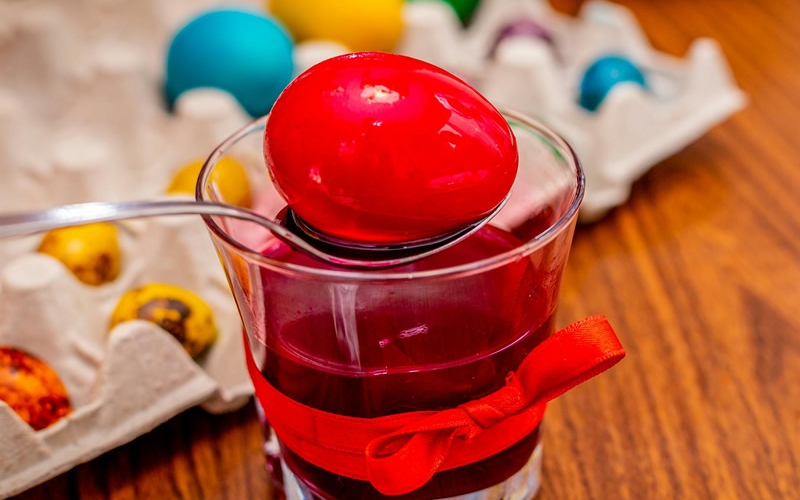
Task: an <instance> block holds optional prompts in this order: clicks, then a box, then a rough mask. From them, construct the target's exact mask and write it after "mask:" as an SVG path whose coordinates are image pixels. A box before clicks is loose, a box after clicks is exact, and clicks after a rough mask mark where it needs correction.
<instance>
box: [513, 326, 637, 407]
mask: <svg viewBox="0 0 800 500" xmlns="http://www.w3.org/2000/svg"><path fill="white" fill-rule="evenodd" d="M531 354H532V355H531V356H529V357H528V358H527V359H526V360H525V361H524V362H523V364H522V366H521V367H520V369H519V371H518V374H517V375H518V377H519V381H520V384H521V386H522V387H524V391H525V394H526V399H528V400H529V401H540V402H547V401H550V400H552V399H555V398H557V397H558V396H560V395H562V394H564V393H565V392H567V391H569V390H570V389H572V388H573V387H575V386H577V385H579V384H581V383H583V382H585V381H587V380H589V379H590V378H593V377H595V376H597V375H599V374H600V373H603V372H604V371H606V370H608V369H609V368H611V367H612V366H614V365H615V364H617V363H619V362H620V361H621V360H622V358H624V357H625V349H623V347H622V344H621V343H620V341H619V339H618V338H617V335H616V333H614V330H613V328H611V325H610V324H609V323H608V320H606V318H605V317H604V316H591V317H589V318H586V319H584V320H581V321H578V322H576V323H573V324H571V325H569V326H567V327H566V328H563V329H561V330H559V331H557V332H556V333H554V334H553V335H552V336H551V337H550V338H548V339H547V340H545V341H544V342H542V343H541V344H540V345H539V347H537V348H536V349H535V350H534V351H533V353H531Z"/></svg>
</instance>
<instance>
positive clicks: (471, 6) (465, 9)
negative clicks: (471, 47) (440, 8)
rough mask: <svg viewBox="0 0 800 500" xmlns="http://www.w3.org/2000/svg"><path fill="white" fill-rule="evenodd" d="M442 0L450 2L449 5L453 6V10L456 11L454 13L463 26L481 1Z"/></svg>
mask: <svg viewBox="0 0 800 500" xmlns="http://www.w3.org/2000/svg"><path fill="white" fill-rule="evenodd" d="M443 1H444V2H446V3H448V4H450V6H451V7H453V10H454V11H456V15H457V16H458V18H459V19H460V20H461V22H462V23H463V24H464V25H465V26H466V25H467V23H469V21H470V20H471V19H472V15H473V14H474V13H475V9H477V8H478V4H479V3H481V0H443Z"/></svg>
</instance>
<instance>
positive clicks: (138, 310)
mask: <svg viewBox="0 0 800 500" xmlns="http://www.w3.org/2000/svg"><path fill="white" fill-rule="evenodd" d="M135 319H140V320H144V321H149V322H151V323H153V324H156V325H158V326H159V327H161V328H162V329H163V330H165V331H167V332H168V333H170V334H171V335H172V336H173V337H175V339H176V340H177V341H178V342H180V344H181V345H182V346H183V348H184V350H185V351H186V352H187V353H188V354H189V356H192V357H196V356H199V355H200V354H202V353H203V352H205V350H206V349H208V348H209V347H210V346H211V344H212V343H213V342H214V341H215V340H216V338H217V325H216V322H215V321H214V313H213V311H212V310H211V308H210V307H209V306H208V304H206V303H205V302H204V301H203V299H201V298H200V297H198V296H197V295H195V294H194V293H192V292H190V291H189V290H186V289H184V288H181V287H178V286H174V285H167V284H164V283H150V284H147V285H145V286H143V287H141V288H136V289H134V290H129V291H128V292H126V293H125V294H124V295H123V296H122V298H120V300H119V302H118V303H117V306H116V307H115V308H114V312H113V313H111V325H110V329H113V328H114V327H115V326H117V325H118V324H120V323H122V322H123V321H132V320H135Z"/></svg>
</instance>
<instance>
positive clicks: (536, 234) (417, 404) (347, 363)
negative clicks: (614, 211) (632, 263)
mask: <svg viewBox="0 0 800 500" xmlns="http://www.w3.org/2000/svg"><path fill="white" fill-rule="evenodd" d="M504 116H505V117H506V119H507V121H508V122H509V124H510V125H511V127H512V130H513V131H514V133H515V135H516V137H517V142H518V147H519V153H520V168H519V173H518V175H517V179H516V181H515V184H514V187H513V190H512V196H511V198H510V200H509V201H508V203H507V205H506V207H505V208H504V209H503V211H502V212H501V213H500V214H499V215H498V216H497V217H496V218H495V219H494V220H492V221H491V222H490V223H489V224H488V225H487V226H486V227H484V228H483V229H481V230H480V231H479V232H477V233H476V234H474V235H472V236H470V237H469V238H468V239H466V240H465V241H463V242H461V243H459V244H457V245H455V246H453V247H451V248H448V249H446V250H444V251H442V252H440V253H438V254H435V255H433V256H430V257H426V258H424V259H422V260H419V261H417V262H414V263H412V264H408V265H405V266H402V267H396V268H389V269H376V270H367V271H364V270H353V269H347V268H340V267H335V266H331V265H328V264H324V263H322V262H317V261H315V260H313V259H311V258H309V257H307V256H305V255H303V254H301V253H298V252H296V251H294V250H292V249H291V248H290V247H288V246H287V245H286V244H284V243H282V242H280V241H279V240H277V239H276V238H275V237H273V236H272V235H271V234H270V233H269V231H268V230H266V229H264V228H262V227H259V226H256V225H255V224H251V223H247V222H242V221H236V220H232V219H229V218H224V217H215V216H204V217H205V222H206V224H207V227H208V231H209V233H210V235H211V239H212V240H213V242H214V244H215V246H216V248H217V250H218V253H219V256H220V259H221V261H222V263H223V266H224V268H225V271H226V273H227V276H228V279H229V282H230V286H231V289H232V291H233V294H234V297H235V300H236V303H237V305H238V308H239V311H240V314H241V317H242V320H243V324H244V339H245V346H246V351H247V355H248V360H249V361H248V362H249V368H250V373H251V377H252V378H253V381H254V384H255V385H256V386H257V387H259V386H260V385H263V384H264V382H267V383H268V384H269V386H270V387H272V388H274V389H275V390H277V392H278V393H279V394H280V395H281V397H286V398H288V399H287V401H294V402H297V403H299V404H300V405H302V406H303V407H306V408H312V409H315V410H318V411H321V412H325V413H326V414H334V415H339V416H343V417H357V418H361V419H376V418H382V417H387V416H392V415H400V414H404V413H405V412H417V411H440V410H444V409H448V408H454V407H457V406H459V405H462V404H464V403H466V402H469V401H472V400H475V399H476V398H481V397H483V396H485V395H487V394H491V393H493V392H494V391H497V390H498V389H500V388H501V387H503V385H504V384H505V383H506V377H507V376H508V374H509V373H511V372H514V371H515V370H516V369H517V368H518V367H519V365H520V363H521V362H522V361H523V360H524V359H525V358H526V356H527V355H528V354H529V353H530V352H531V351H532V350H533V349H534V348H535V347H536V346H537V345H539V344H540V343H541V342H542V341H544V340H545V339H546V338H547V337H548V336H550V334H551V333H552V332H553V326H554V323H553V317H554V313H555V311H556V306H557V304H558V296H559V286H560V282H561V277H562V274H563V271H564V267H565V264H566V261H567V256H568V253H569V248H570V244H571V240H572V235H573V231H574V227H575V222H576V216H577V213H578V208H579V206H580V203H581V200H582V197H583V192H584V179H583V173H582V171H581V168H580V164H579V162H578V160H577V158H576V157H575V155H574V153H573V151H572V150H571V149H570V147H569V146H568V145H567V144H566V142H565V141H564V140H563V139H561V138H560V137H559V136H558V135H557V134H556V133H554V132H553V131H552V130H550V129H549V128H547V127H546V126H544V125H542V124H541V123H538V122H537V121H535V120H533V119H530V118H527V117H525V116H522V115H519V114H517V113H514V112H510V111H509V112H504ZM266 119H267V118H266V117H265V118H262V119H260V120H257V121H256V122H254V123H252V124H250V125H249V126H247V127H245V128H244V129H243V130H241V131H240V132H238V133H236V134H235V135H234V136H232V137H231V138H230V139H228V140H227V141H225V142H224V143H222V144H221V145H220V146H219V147H218V148H217V149H216V150H215V151H214V152H213V153H212V155H211V156H210V157H209V159H208V161H207V162H206V165H205V166H204V168H203V170H202V172H201V175H200V179H199V180H198V186H197V193H196V194H197V198H198V199H200V200H206V201H217V202H226V201H227V200H225V198H224V196H223V193H226V192H229V191H228V189H226V188H225V187H224V186H225V184H226V182H229V179H227V178H226V177H225V175H224V172H217V171H216V170H215V169H216V168H217V162H218V160H219V159H220V158H221V157H223V156H232V157H235V158H236V159H238V160H239V161H240V162H242V163H245V164H247V165H248V166H249V168H250V169H251V175H252V177H253V179H254V180H253V183H254V185H255V187H254V194H255V196H254V199H255V201H254V204H255V206H254V208H255V209H256V210H257V211H259V212H260V213H262V214H264V215H266V216H268V217H272V218H276V219H281V218H282V217H284V216H285V210H284V203H283V201H282V199H281V198H280V196H279V195H278V191H277V190H276V188H275V187H274V186H273V185H272V183H271V180H270V177H269V176H268V175H267V174H266V167H265V164H264V160H263V155H262V150H261V148H262V138H263V130H264V124H265V123H266ZM309 140H310V141H311V140H314V139H313V138H309ZM298 147H302V145H298ZM259 396H260V395H259ZM262 399H263V398H262ZM262 403H263V401H262ZM262 406H267V404H266V403H264V404H263V405H262ZM263 412H264V413H265V414H266V415H267V420H269V415H270V408H268V407H265V408H263ZM265 428H266V429H267V432H268V434H269V435H268V436H266V438H267V440H268V444H267V446H266V449H267V452H268V455H269V456H268V459H270V460H271V461H270V463H271V464H272V466H273V467H272V472H273V478H274V479H275V481H276V483H278V486H279V487H282V488H283V489H284V492H285V495H286V497H287V498H288V499H289V500H310V499H326V500H327V499H367V498H368V499H371V500H380V499H395V500H397V499H400V500H410V499H414V500H426V499H431V500H434V499H453V498H455V499H474V500H479V499H487V500H488V499H500V498H514V499H530V498H533V497H534V496H535V494H536V492H537V490H538V488H539V484H540V478H541V439H540V432H539V430H540V429H539V427H536V428H535V429H533V430H532V431H531V432H528V433H527V434H526V435H524V436H521V437H520V439H519V440H518V441H517V442H516V443H515V444H513V445H512V446H509V447H507V448H506V449H504V450H502V451H500V452H498V453H496V454H494V455H492V456H489V457H486V458H483V459H480V460H478V461H477V462H474V463H470V464H466V465H462V466H459V467H455V468H450V469H447V470H442V471H440V472H436V473H435V474H433V476H432V478H431V479H430V480H429V481H427V482H426V483H425V484H424V485H422V486H420V487H419V488H416V489H415V490H413V491H411V492H405V493H403V494H401V495H394V496H388V495H384V494H382V493H380V492H379V491H378V490H376V489H375V487H374V486H373V485H372V484H371V483H370V482H369V481H366V480H363V478H362V479H354V478H352V477H348V476H347V475H346V474H341V473H337V471H331V470H328V469H326V468H323V467H321V466H319V465H317V464H315V463H314V462H315V460H314V458H313V457H310V456H309V455H308V454H307V453H303V452H302V450H300V449H293V448H292V446H291V444H287V442H286V441H288V437H289V436H288V434H287V435H284V436H281V435H280V433H278V435H277V440H276V438H275V436H274V435H272V432H271V430H270V429H269V423H268V422H265ZM319 432H324V431H322V430H320V431H319ZM320 435H321V434H320ZM270 440H271V441H270ZM409 466H410V467H413V464H409ZM338 472H341V471H338Z"/></svg>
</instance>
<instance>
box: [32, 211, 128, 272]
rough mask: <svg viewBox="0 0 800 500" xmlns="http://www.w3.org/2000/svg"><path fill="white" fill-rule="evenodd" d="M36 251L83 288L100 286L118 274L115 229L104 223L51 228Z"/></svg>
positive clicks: (120, 258) (117, 239)
mask: <svg viewBox="0 0 800 500" xmlns="http://www.w3.org/2000/svg"><path fill="white" fill-rule="evenodd" d="M38 251H39V253H43V254H47V255H49V256H51V257H53V258H55V259H58V260H59V261H60V262H61V263H62V264H64V266H66V268H67V269H69V270H70V272H72V274H73V275H74V276H75V277H76V278H78V279H79V280H80V281H81V282H83V283H85V284H87V285H93V286H97V285H102V284H104V283H108V282H110V281H113V280H114V279H116V278H117V276H118V275H119V269H120V261H121V260H122V257H121V251H120V247H119V238H118V235H117V227H116V226H115V225H113V224H109V223H108V222H98V223H94V224H84V225H81V226H73V227H65V228H62V229H54V230H52V231H50V232H48V233H46V234H45V235H44V238H42V241H41V243H40V244H39V249H38Z"/></svg>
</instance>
